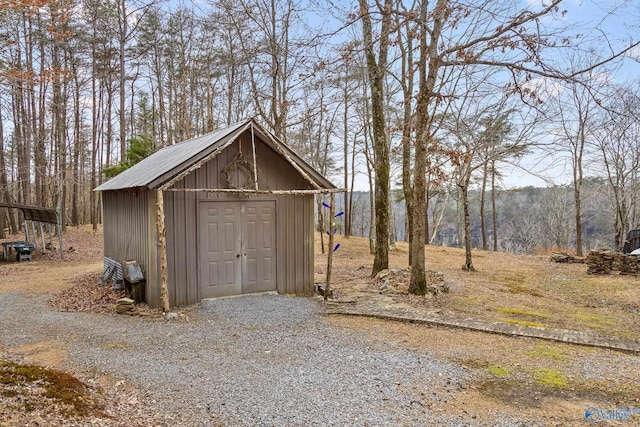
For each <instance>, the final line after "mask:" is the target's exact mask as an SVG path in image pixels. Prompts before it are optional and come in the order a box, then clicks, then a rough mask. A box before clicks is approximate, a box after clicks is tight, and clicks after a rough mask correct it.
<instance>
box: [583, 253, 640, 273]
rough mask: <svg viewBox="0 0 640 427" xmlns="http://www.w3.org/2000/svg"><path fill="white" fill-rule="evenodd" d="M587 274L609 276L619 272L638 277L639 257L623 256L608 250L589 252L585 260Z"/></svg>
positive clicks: (639, 271)
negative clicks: (613, 272)
mask: <svg viewBox="0 0 640 427" xmlns="http://www.w3.org/2000/svg"><path fill="white" fill-rule="evenodd" d="M585 263H586V264H587V266H588V268H587V274H609V273H611V272H612V271H619V272H620V274H625V275H632V276H638V275H640V257H638V256H637V255H631V254H624V253H622V252H616V251H612V250H608V249H599V250H594V251H589V254H587V257H586V259H585Z"/></svg>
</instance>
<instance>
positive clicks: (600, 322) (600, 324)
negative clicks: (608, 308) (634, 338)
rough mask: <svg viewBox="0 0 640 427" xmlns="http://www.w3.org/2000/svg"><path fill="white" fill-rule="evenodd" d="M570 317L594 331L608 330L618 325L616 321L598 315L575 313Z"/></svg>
mask: <svg viewBox="0 0 640 427" xmlns="http://www.w3.org/2000/svg"><path fill="white" fill-rule="evenodd" d="M569 316H570V317H572V318H574V319H577V320H579V321H580V322H582V324H583V325H584V326H586V327H588V328H593V329H608V328H610V327H612V326H615V324H616V322H615V321H613V320H611V319H607V318H606V317H603V316H600V315H597V314H591V313H589V314H586V313H574V314H571V315H569Z"/></svg>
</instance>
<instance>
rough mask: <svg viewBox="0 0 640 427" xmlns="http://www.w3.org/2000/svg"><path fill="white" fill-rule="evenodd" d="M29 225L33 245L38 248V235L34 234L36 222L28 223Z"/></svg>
mask: <svg viewBox="0 0 640 427" xmlns="http://www.w3.org/2000/svg"><path fill="white" fill-rule="evenodd" d="M29 222H30V223H31V236H32V237H33V244H34V245H35V246H36V248H37V247H38V233H37V232H36V222H35V221H34V220H31V221H29Z"/></svg>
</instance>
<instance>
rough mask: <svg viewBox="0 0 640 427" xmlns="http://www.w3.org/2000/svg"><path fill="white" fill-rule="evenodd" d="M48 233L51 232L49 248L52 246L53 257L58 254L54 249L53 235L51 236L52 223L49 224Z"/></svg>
mask: <svg viewBox="0 0 640 427" xmlns="http://www.w3.org/2000/svg"><path fill="white" fill-rule="evenodd" d="M47 231H48V232H49V246H51V256H53V255H55V254H56V251H55V249H54V247H53V235H52V234H51V223H50V222H48V223H47Z"/></svg>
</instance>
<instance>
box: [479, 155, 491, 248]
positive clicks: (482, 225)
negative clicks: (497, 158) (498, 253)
mask: <svg viewBox="0 0 640 427" xmlns="http://www.w3.org/2000/svg"><path fill="white" fill-rule="evenodd" d="M488 169H489V168H488V167H487V162H486V161H485V163H484V165H483V169H482V188H481V189H480V229H481V231H482V249H483V250H485V251H486V250H487V248H488V247H489V246H488V242H487V240H488V239H487V225H486V221H485V212H484V200H485V196H486V194H487V173H488Z"/></svg>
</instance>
